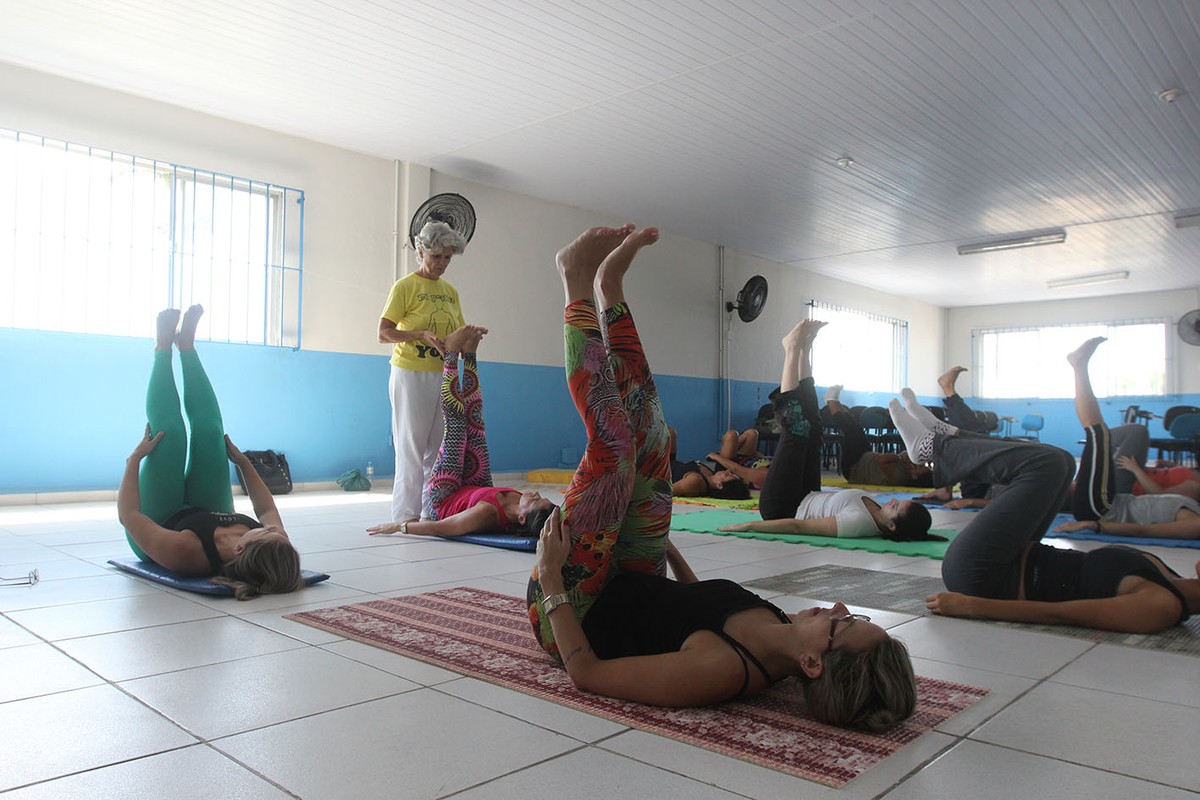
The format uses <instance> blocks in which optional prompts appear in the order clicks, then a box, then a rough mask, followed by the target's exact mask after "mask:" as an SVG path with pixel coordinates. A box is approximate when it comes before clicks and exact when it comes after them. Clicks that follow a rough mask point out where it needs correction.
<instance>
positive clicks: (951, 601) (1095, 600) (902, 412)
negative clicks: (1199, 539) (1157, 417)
mask: <svg viewBox="0 0 1200 800" xmlns="http://www.w3.org/2000/svg"><path fill="white" fill-rule="evenodd" d="M1096 344H1098V342H1095V341H1089V342H1087V343H1085V344H1084V346H1083V347H1081V348H1080V349H1079V350H1077V351H1076V352H1074V353H1072V354H1071V355H1070V356H1068V360H1070V361H1071V363H1072V365H1077V362H1082V373H1081V374H1082V378H1081V380H1080V381H1079V385H1078V386H1077V396H1076V400H1077V406H1080V409H1082V410H1081V411H1080V418H1081V419H1084V418H1085V417H1087V416H1089V415H1091V414H1092V413H1093V410H1092V409H1091V406H1095V408H1094V415H1095V416H1096V417H1098V416H1099V414H1100V411H1099V406H1098V405H1096V402H1095V398H1094V396H1091V392H1090V387H1087V390H1086V391H1082V390H1081V389H1082V388H1083V386H1084V384H1086V383H1087V365H1086V360H1087V357H1088V356H1090V354H1091V351H1092V350H1094V349H1095V346H1096ZM1076 373H1077V376H1079V375H1080V369H1079V368H1078V365H1077V369H1076ZM901 395H902V397H903V398H904V404H903V405H901V403H900V402H899V401H897V400H893V401H892V402H891V403H890V404H889V405H890V408H891V411H892V422H893V423H894V424H895V425H896V427H897V428H898V429H899V431H900V435H901V437H902V438H903V439H904V443H905V445H906V446H907V447H908V450H909V452H910V453H912V454H914V458H920V459H921V460H922V461H924V462H927V463H928V462H932V463H933V465H934V469H935V473H936V474H937V476H938V479H939V482H938V484H937V485H938V486H947V485H953V484H954V483H956V482H958V481H962V480H974V481H980V482H984V483H998V484H1005V485H1006V486H1007V488H1006V489H1005V491H1004V492H1003V493H1001V494H1000V495H999V496H998V497H996V498H995V499H993V500H992V501H991V503H990V504H989V505H988V506H987V507H986V508H984V509H983V511H981V512H979V514H978V515H977V516H976V517H975V518H974V519H973V520H971V522H970V523H969V524H968V525H967V526H966V527H965V528H963V530H962V532H961V533H959V534H958V536H957V537H955V539H954V541H953V542H951V543H950V547H949V549H948V550H947V551H946V557H945V559H944V560H943V561H942V580H943V582H944V583H945V584H946V588H947V589H948V590H949V591H947V592H938V593H937V594H933V595H930V596H929V597H928V598H926V601H925V605H926V606H927V607H928V608H929V609H930V610H932V611H933V612H935V613H937V614H946V615H948V616H955V617H985V618H988V619H999V620H1007V621H1010V622H1032V623H1045V624H1052V625H1079V626H1083V627H1087V628H1099V629H1102V630H1111V631H1123V632H1130V633H1155V632H1158V631H1163V630H1166V629H1167V628H1170V627H1172V626H1174V625H1177V624H1178V623H1180V622H1182V621H1184V620H1186V619H1187V618H1188V616H1189V615H1191V614H1194V613H1196V612H1197V611H1200V562H1198V563H1197V564H1196V572H1197V577H1195V578H1182V577H1180V576H1179V575H1178V574H1177V573H1175V572H1174V571H1172V570H1171V569H1170V568H1169V567H1167V565H1166V564H1164V563H1163V562H1162V560H1161V559H1160V558H1158V557H1157V556H1154V555H1152V554H1150V553H1144V552H1142V551H1140V550H1135V549H1134V548H1131V547H1124V546H1120V545H1110V546H1107V547H1101V548H1099V549H1096V550H1092V551H1090V552H1083V551H1079V550H1063V549H1059V548H1056V547H1051V546H1050V545H1046V544H1042V543H1041V541H1040V539H1041V538H1042V534H1044V533H1045V532H1046V529H1047V528H1048V527H1049V526H1050V523H1051V521H1052V520H1053V519H1054V517H1055V516H1056V515H1057V514H1058V512H1059V509H1061V508H1062V507H1063V503H1064V501H1065V500H1066V497H1067V493H1068V490H1069V488H1070V485H1071V476H1072V473H1073V472H1074V471H1075V459H1074V458H1073V457H1071V455H1069V454H1068V453H1066V452H1065V451H1063V450H1060V449H1059V448H1057V447H1053V446H1051V445H1047V444H1041V443H1037V442H1019V441H1006V440H1004V439H993V438H989V437H985V436H963V435H959V431H958V429H957V428H955V427H953V426H951V425H948V424H947V423H945V422H941V421H939V420H938V419H937V418H936V417H934V416H933V415H932V414H929V413H928V410H927V409H924V407H923V406H921V405H920V404H919V403H917V401H916V398H915V396H913V393H912V392H911V391H910V390H908V389H905V390H904V391H903V392H902V393H901ZM1089 397H1090V398H1091V399H1090V402H1089ZM1080 401H1082V402H1080ZM906 409H907V410H906ZM1085 424H1087V423H1086V422H1085ZM1085 465H1086V464H1085ZM1081 469H1082V468H1081ZM1079 484H1080V485H1079V486H1077V491H1084V492H1086V491H1088V489H1089V487H1088V481H1086V480H1081V481H1080V482H1079Z"/></svg>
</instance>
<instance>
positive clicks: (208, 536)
mask: <svg viewBox="0 0 1200 800" xmlns="http://www.w3.org/2000/svg"><path fill="white" fill-rule="evenodd" d="M203 313H204V309H203V308H201V307H200V306H192V307H191V308H189V309H188V310H187V312H186V313H185V314H183V315H182V318H181V315H180V312H179V310H178V309H167V310H166V311H163V312H162V313H160V314H159V315H158V336H157V342H156V345H155V348H154V366H153V367H152V369H151V372H150V382H149V384H150V385H149V388H148V389H147V391H146V419H147V420H148V422H147V424H146V435H145V437H144V438H143V439H142V441H141V442H139V443H138V445H137V447H136V448H134V451H133V454H132V455H130V456H129V458H128V459H126V461H125V474H124V476H123V477H122V479H121V487H120V490H119V491H118V492H117V515H118V517H119V518H120V521H121V524H122V525H123V526H124V527H125V535H126V538H127V539H128V540H129V546H130V549H132V550H133V552H134V554H135V555H137V557H138V558H140V559H142V560H143V561H153V562H154V563H156V564H159V565H160V566H163V567H166V568H167V569H169V570H172V571H174V572H178V573H179V574H181V575H187V576H211V577H212V579H213V580H212V582H213V583H219V584H223V585H226V586H229V587H230V588H231V589H233V593H234V596H235V597H236V598H237V599H239V600H249V599H250V598H252V597H257V596H258V595H260V594H265V593H268V592H291V591H294V590H295V589H298V588H300V586H301V584H302V581H301V577H300V554H299V553H297V552H296V548H295V547H293V546H292V543H291V542H290V541H289V540H288V535H287V531H285V530H284V528H283V520H282V519H280V516H279V510H278V509H277V508H276V507H275V500H274V499H273V498H272V497H271V492H270V490H268V489H267V487H266V484H264V483H263V480H262V478H260V477H259V475H258V473H257V472H255V470H254V467H253V466H252V465H251V464H250V460H249V459H248V458H246V456H245V455H244V454H243V453H242V452H241V451H240V450H238V449H237V447H235V446H234V444H233V442H231V441H230V440H229V437H228V436H226V435H225V430H224V426H223V423H222V421H221V409H220V407H219V406H218V404H217V397H216V394H215V393H214V392H213V388H212V385H211V384H210V383H209V381H208V376H207V375H206V374H205V372H204V367H203V366H201V364H200V358H199V356H198V355H197V354H196V347H195V339H196V326H197V324H199V322H200V317H201V315H202V314H203ZM177 325H178V326H179V331H178V333H177V332H176V330H175V328H176V326H177ZM173 347H174V348H177V349H178V350H179V360H180V362H181V363H182V367H183V391H184V398H185V402H184V408H185V409H186V411H187V416H188V422H189V424H190V427H191V437H190V439H189V437H188V433H187V431H186V430H185V428H184V424H183V414H182V413H180V408H179V393H178V390H177V389H176V388H175V377H174V374H173V373H172V368H171V353H172V348H173ZM229 461H233V462H234V463H235V464H237V465H238V466H239V467H240V468H241V471H242V475H243V476H245V480H246V489H247V492H248V494H249V495H250V501H251V503H253V505H254V513H255V516H257V517H258V519H254V517H249V516H246V515H245V514H235V513H234V512H233V490H232V488H231V486H230V482H229ZM185 465H186V469H185Z"/></svg>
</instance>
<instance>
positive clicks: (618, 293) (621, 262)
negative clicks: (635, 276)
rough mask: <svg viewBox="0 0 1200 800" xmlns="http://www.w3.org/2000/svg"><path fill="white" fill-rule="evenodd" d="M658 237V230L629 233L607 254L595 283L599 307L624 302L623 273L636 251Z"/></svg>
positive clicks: (643, 229)
mask: <svg viewBox="0 0 1200 800" xmlns="http://www.w3.org/2000/svg"><path fill="white" fill-rule="evenodd" d="M659 236H660V234H659V230H658V228H642V229H641V230H640V231H634V232H631V233H630V234H629V235H628V236H626V237H625V239H624V241H622V242H621V244H620V245H619V246H618V247H617V249H615V250H613V251H612V252H611V253H609V254H608V256H607V257H606V258H605V259H604V261H603V263H601V264H600V271H599V272H598V273H597V274H596V281H595V292H596V295H597V297H596V299H597V300H598V301H599V302H600V305H601V306H603V307H604V308H609V307H611V306H612V305H613V304H614V303H617V302H622V301H624V299H625V295H624V289H623V286H624V283H625V273H626V272H628V271H629V267H630V266H631V265H632V264H633V259H634V257H635V256H636V255H637V254H638V251H639V250H641V249H642V248H643V247H649V246H650V245H652V244H654V243H655V242H657V241H658V239H659Z"/></svg>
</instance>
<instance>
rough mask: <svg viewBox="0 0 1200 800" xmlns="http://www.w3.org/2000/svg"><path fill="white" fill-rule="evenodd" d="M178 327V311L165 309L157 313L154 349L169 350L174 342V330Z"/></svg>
mask: <svg viewBox="0 0 1200 800" xmlns="http://www.w3.org/2000/svg"><path fill="white" fill-rule="evenodd" d="M178 327H179V309H178V308H167V309H163V310H162V311H160V312H158V321H157V322H156V324H155V331H156V334H155V341H156V342H157V344H156V345H155V349H157V350H170V349H171V345H172V344H173V343H174V342H175V329H176V328H178Z"/></svg>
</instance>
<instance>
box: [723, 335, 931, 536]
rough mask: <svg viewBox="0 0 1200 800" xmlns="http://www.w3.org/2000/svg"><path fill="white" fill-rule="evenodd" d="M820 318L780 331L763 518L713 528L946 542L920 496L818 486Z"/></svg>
mask: <svg viewBox="0 0 1200 800" xmlns="http://www.w3.org/2000/svg"><path fill="white" fill-rule="evenodd" d="M824 325H825V323H824V322H816V321H815V320H806V321H805V322H801V323H800V324H799V325H797V326H796V327H795V328H793V329H792V331H791V333H789V334H788V335H787V336H785V337H784V338H783V375H782V376H781V377H780V383H779V387H780V389H781V391H780V393H779V394H778V395H777V396H776V397H775V399H774V401H773V402H774V406H775V421H776V422H778V423H779V428H780V435H779V447H778V448H777V449H776V451H775V457H774V458H773V459H772V460H771V466H770V467H769V468H768V470H767V478H766V480H765V481H764V482H763V488H762V494H761V495H759V498H758V508H759V514H760V515H761V516H762V521H761V522H743V523H739V524H736V525H726V526H724V527H722V528H721V529H720V530H722V531H757V532H760V533H794V534H803V535H807V536H832V537H836V538H842V539H857V538H865V537H868V536H882V537H885V538H887V539H891V540H893V541H900V542H914V541H925V540H929V539H934V540H938V541H945V540H944V539H943V538H942V537H940V536H931V535H930V534H929V525H930V517H929V511H928V509H926V508H925V507H924V506H923V505H921V504H920V503H916V502H914V501H912V500H889V501H888V502H886V503H877V502H876V501H875V500H874V499H873V498H872V497H871V496H870V495H869V494H867V493H866V492H864V491H862V490H861V489H842V490H840V491H834V492H822V491H821V414H820V410H819V409H818V407H817V390H816V386H815V385H814V383H813V377H812V343H813V340H814V339H815V338H816V335H817V332H818V331H819V330H820V329H821V328H822V327H824Z"/></svg>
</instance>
